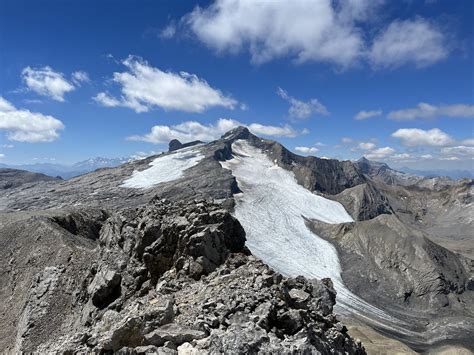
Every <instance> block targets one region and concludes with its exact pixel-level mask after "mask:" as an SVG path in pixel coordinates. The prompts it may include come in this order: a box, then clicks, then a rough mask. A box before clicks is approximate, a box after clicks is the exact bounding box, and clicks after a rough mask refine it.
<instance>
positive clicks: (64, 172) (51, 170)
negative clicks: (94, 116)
mask: <svg viewBox="0 0 474 355" xmlns="http://www.w3.org/2000/svg"><path fill="white" fill-rule="evenodd" d="M129 160H130V158H102V157H97V158H91V159H87V160H84V161H80V162H78V163H75V164H72V165H66V164H53V163H36V164H19V165H9V164H0V168H11V169H19V170H27V171H31V172H34V173H41V174H45V175H49V176H53V177H58V176H59V177H61V178H62V179H70V178H73V177H75V176H79V175H82V174H85V173H88V172H91V171H94V170H97V169H100V168H112V167H116V166H119V165H121V164H123V163H126V162H127V161H129Z"/></svg>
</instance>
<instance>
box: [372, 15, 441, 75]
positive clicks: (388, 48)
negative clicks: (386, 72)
mask: <svg viewBox="0 0 474 355" xmlns="http://www.w3.org/2000/svg"><path fill="white" fill-rule="evenodd" d="M448 54H449V49H448V46H447V44H446V38H445V36H444V35H443V33H442V32H441V31H440V30H439V29H438V28H436V27H435V26H434V25H432V24H431V23H430V22H428V21H426V20H424V19H422V18H417V19H415V20H405V21H394V22H392V23H391V24H390V25H389V26H388V27H387V28H386V29H385V30H384V31H383V32H382V33H380V34H379V35H378V36H376V37H375V39H374V41H373V44H372V48H371V49H370V54H369V59H370V60H371V62H372V63H373V64H374V65H375V66H376V67H392V68H393V67H398V66H401V65H404V64H415V65H416V66H417V67H424V66H427V65H430V64H433V63H436V62H438V61H440V60H442V59H445V58H446V57H447V56H448Z"/></svg>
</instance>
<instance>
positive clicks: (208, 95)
mask: <svg viewBox="0 0 474 355" xmlns="http://www.w3.org/2000/svg"><path fill="white" fill-rule="evenodd" d="M122 63H123V64H124V65H125V66H126V67H127V68H128V71H126V72H123V73H117V72H116V73H114V75H113V81H114V82H115V83H117V84H119V85H120V86H121V88H120V90H121V94H122V95H121V98H120V99H117V98H114V97H112V96H110V95H109V94H107V93H104V92H101V93H99V94H98V95H97V96H95V97H94V99H95V100H96V101H97V102H98V103H100V104H103V105H105V106H108V107H111V106H124V107H129V108H131V109H133V110H135V111H136V112H146V111H149V110H151V109H153V108H155V107H160V108H162V109H164V110H178V111H185V112H203V111H204V110H206V109H208V108H211V107H216V106H221V107H225V108H228V109H233V108H234V107H235V106H236V105H237V104H238V102H237V101H236V100H234V99H233V98H231V97H229V96H226V95H224V94H223V93H222V92H221V91H220V90H217V89H214V88H212V87H211V86H210V85H209V84H208V83H207V82H206V81H205V80H204V79H200V78H198V77H197V76H196V75H194V74H189V73H186V72H180V73H172V72H164V71H162V70H160V69H158V68H154V67H152V66H150V65H149V64H148V63H147V62H146V61H144V60H142V59H141V58H138V57H133V56H129V57H128V58H127V59H125V60H124V61H123V62H122Z"/></svg>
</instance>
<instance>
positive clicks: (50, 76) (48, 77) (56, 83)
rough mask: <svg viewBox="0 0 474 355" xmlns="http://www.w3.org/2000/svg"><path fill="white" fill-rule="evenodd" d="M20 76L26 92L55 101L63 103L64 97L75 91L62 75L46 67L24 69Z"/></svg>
mask: <svg viewBox="0 0 474 355" xmlns="http://www.w3.org/2000/svg"><path fill="white" fill-rule="evenodd" d="M21 75H22V79H23V82H24V83H25V85H26V87H27V88H28V90H31V91H34V92H36V93H37V94H38V95H42V96H46V97H49V98H51V99H53V100H56V101H60V102H64V95H65V94H66V93H68V92H70V91H73V90H74V89H75V87H74V85H73V84H71V83H70V82H69V81H68V80H66V79H65V78H64V75H63V74H62V73H59V72H55V71H54V70H53V69H51V67H48V66H46V67H42V68H36V69H35V68H31V67H26V68H24V69H23V71H22V72H21Z"/></svg>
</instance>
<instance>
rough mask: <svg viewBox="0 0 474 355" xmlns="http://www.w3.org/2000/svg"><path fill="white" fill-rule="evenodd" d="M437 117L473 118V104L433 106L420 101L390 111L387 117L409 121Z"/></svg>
mask: <svg viewBox="0 0 474 355" xmlns="http://www.w3.org/2000/svg"><path fill="white" fill-rule="evenodd" d="M437 117H459V118H474V105H465V104H455V105H441V106H435V105H430V104H427V103H424V102H420V103H419V104H418V105H417V106H416V107H414V108H407V109H402V110H397V111H392V112H390V113H389V114H388V118H390V119H392V120H397V121H410V120H415V119H417V118H423V119H434V118H437Z"/></svg>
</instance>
